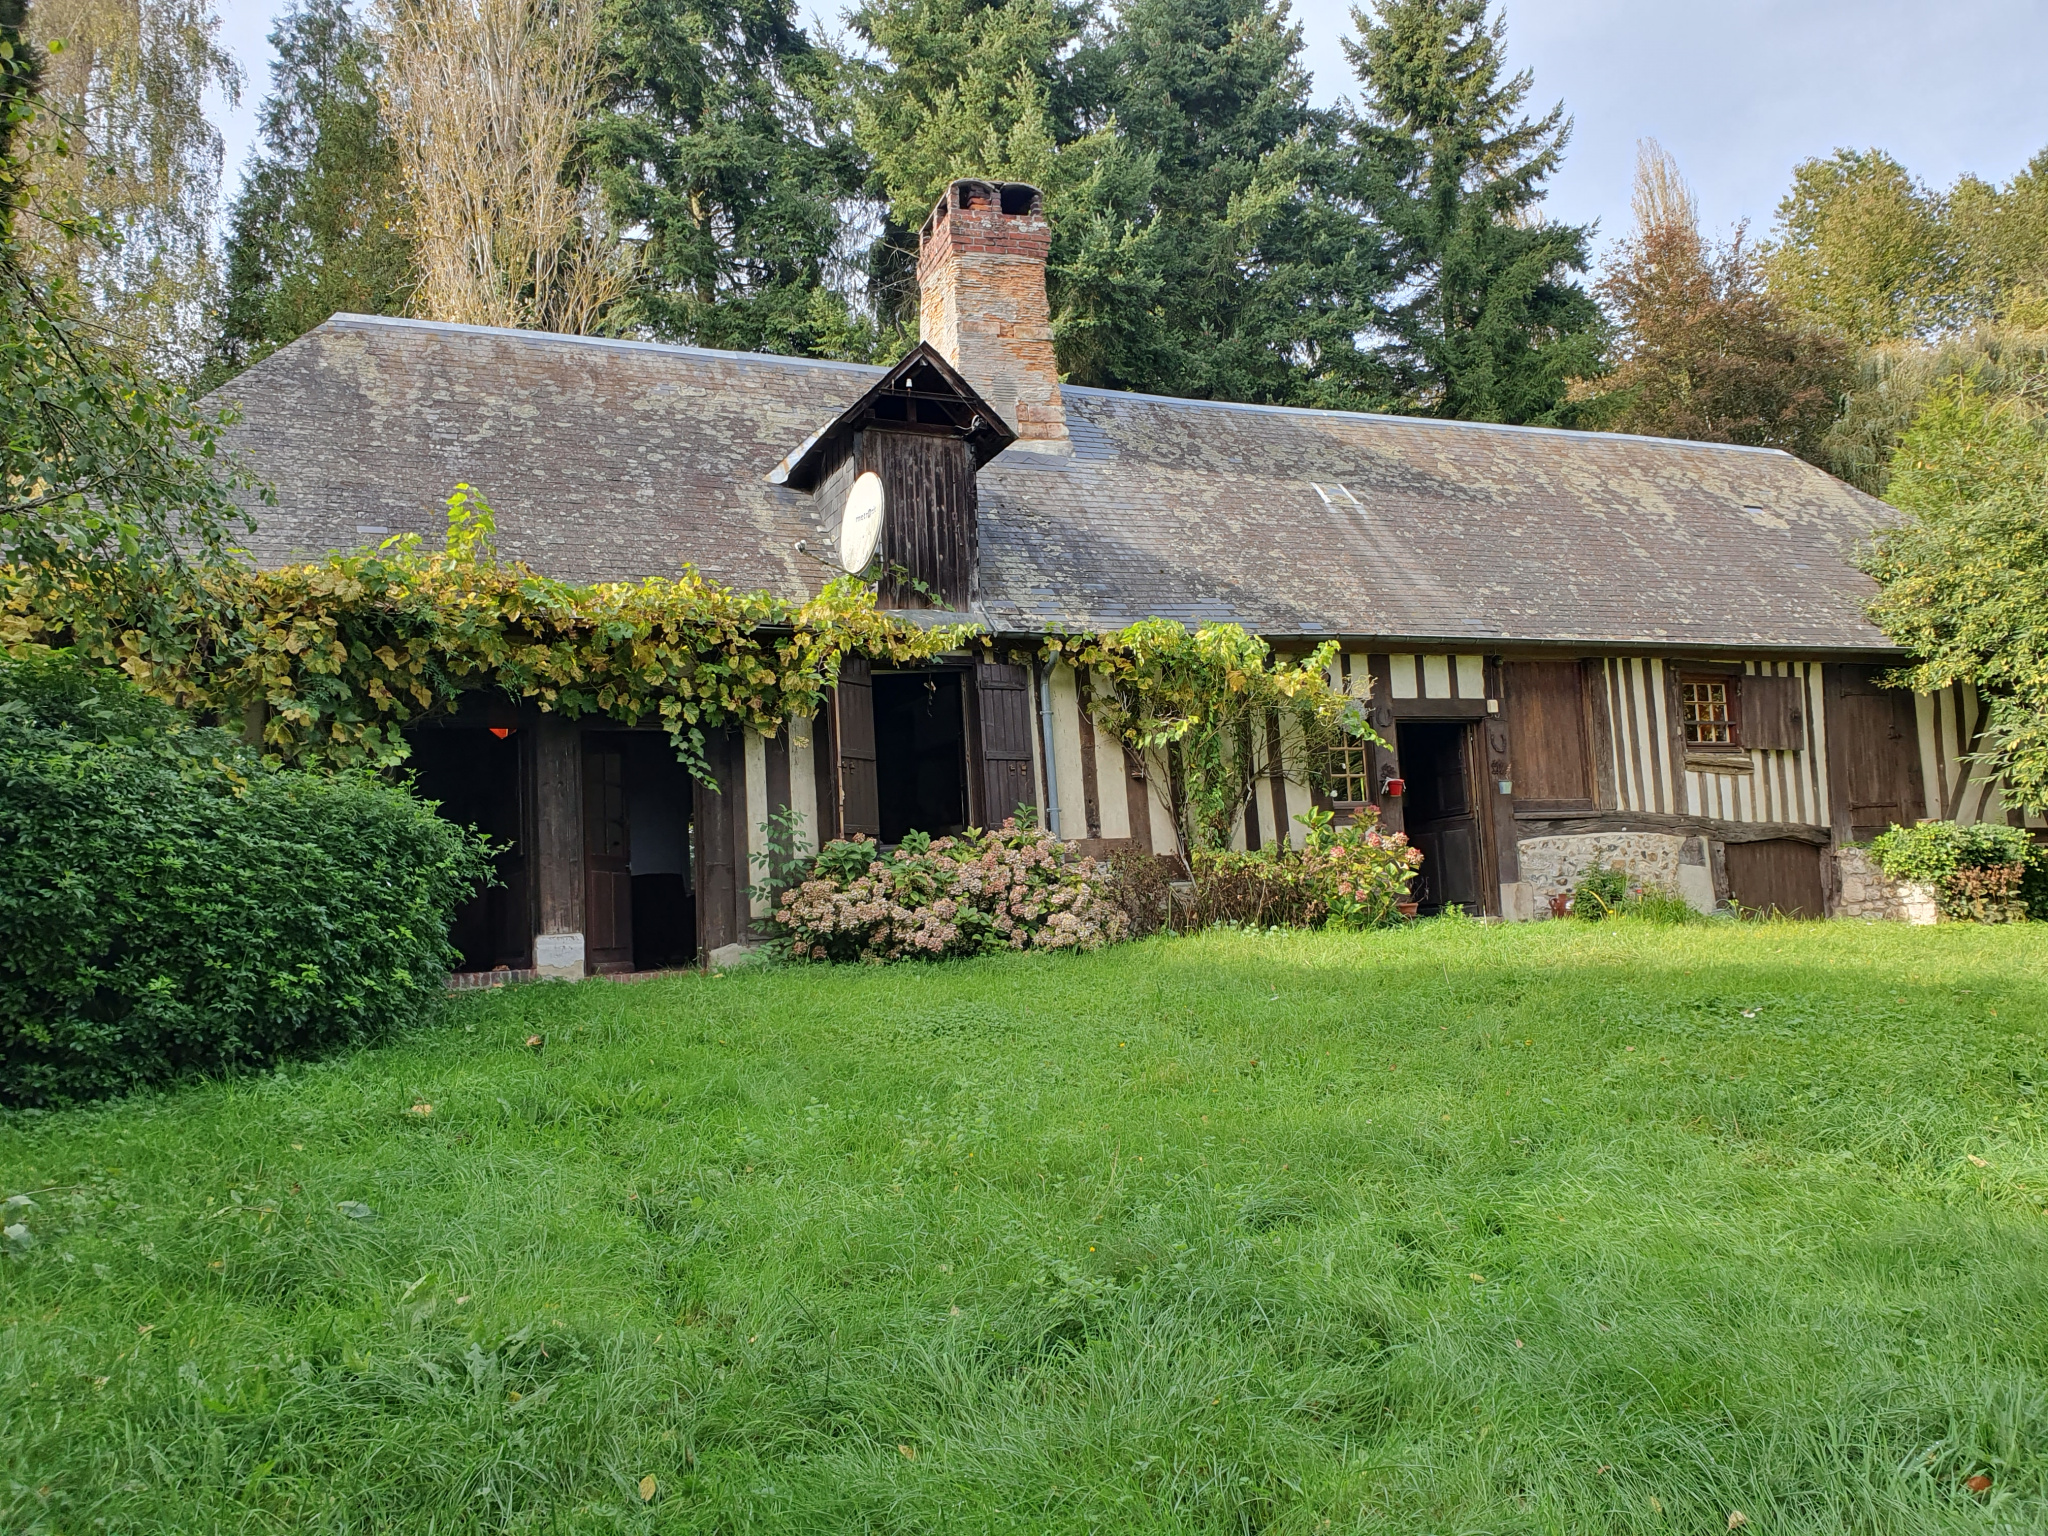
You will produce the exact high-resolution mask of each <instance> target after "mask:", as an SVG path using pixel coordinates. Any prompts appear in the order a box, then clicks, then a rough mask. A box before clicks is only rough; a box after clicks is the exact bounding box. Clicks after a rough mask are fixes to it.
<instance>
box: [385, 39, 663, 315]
mask: <svg viewBox="0 0 2048 1536" xmlns="http://www.w3.org/2000/svg"><path fill="white" fill-rule="evenodd" d="M384 14H385V31H384V54H385V69H384V74H383V76H382V79H381V81H380V90H381V93H382V96H383V101H384V108H385V112H386V114H387V118H388V121H389V123H390V126H391V130H392V132H393V134H394V135H395V137H396V139H397V142H398V160H399V166H400V170H401V174H402V175H403V177H404V182H405V188H406V194H407V198H408V201H409V203H410V205H411V209H412V217H413V230H414V236H415V238H414V248H415V250H416V251H417V253H418V267H419V285H418V288H417V289H416V290H415V294H414V299H413V313H414V314H417V315H419V316H421V317H423V318H426V319H430V320H452V321H459V322H463V323H467V324H472V325H504V326H524V327H528V328H531V329H537V330H550V331H567V332H572V333H583V332H589V331H595V330H598V329H600V328H602V327H603V326H604V325H605V324H606V323H607V320H608V317H609V316H610V314H611V311H612V309H613V307H614V306H615V305H616V304H617V303H618V302H619V300H620V299H621V298H622V297H623V296H624V295H625V292H626V288H627V282H628V277H629V267H630V262H629V261H628V259H627V257H626V254H625V252H624V251H623V249H622V247H621V246H620V244H619V242H618V240H617V238H616V236H615V232H614V230H613V229H612V227H611V224H610V220H609V219H608V218H607V217H606V214H605V211H604V208H603V206H602V202H601V199H600V198H599V196H598V193H597V189H596V186H595V184H594V183H593V181H592V180H591V179H590V177H589V175H588V167H587V165H585V164H584V162H583V160H582V157H581V153H580V149H581V141H582V137H583V134H584V131H585V125H586V121H587V119H588V118H589V117H590V115H591V113H592V111H593V109H594V108H595V106H596V104H597V101H598V95H599V91H600V88H601V78H600V74H599V59H598V52H599V43H600V41H601V39H602V37H603V30H602V25H601V16H600V5H599V0H552V3H550V0H387V3H386V8H385V13H384Z"/></svg>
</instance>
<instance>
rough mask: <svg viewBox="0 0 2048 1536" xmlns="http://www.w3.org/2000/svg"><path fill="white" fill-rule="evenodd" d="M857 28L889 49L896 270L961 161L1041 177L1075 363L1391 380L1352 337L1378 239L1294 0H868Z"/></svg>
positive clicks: (1315, 382) (885, 138) (881, 80)
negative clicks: (1306, 48) (1097, 15)
mask: <svg viewBox="0 0 2048 1536" xmlns="http://www.w3.org/2000/svg"><path fill="white" fill-rule="evenodd" d="M856 24H857V26H858V28H859V29H860V31H861V33H862V35H863V36H864V37H865V38H866V39H867V40H868V41H869V42H870V43H871V44H872V45H873V46H874V47H875V49H876V50H877V51H878V53H880V54H881V55H882V57H883V60H884V63H883V64H881V65H878V66H876V67H873V68H871V69H870V70H869V72H868V75H867V78H866V80H865V81H864V89H863V93H862V98H861V104H860V118H859V123H860V134H861V142H862V146H863V148H864V149H866V150H867V151H868V152H869V154H870V155H871V157H872V161H873V164H874V167H875V179H876V182H877V184H878V186H879V189H880V190H881V192H882V193H883V194H884V195H885V196H886V197H887V198H888V200H889V204H890V209H891V215H892V221H893V226H894V229H895V231H896V235H895V239H896V240H897V241H900V242H901V249H902V252H903V255H901V256H898V257H897V261H898V265H899V267H900V266H901V265H902V264H904V263H905V260H906V258H907V255H908V254H909V252H910V251H913V250H914V244H915V236H914V233H913V232H914V231H915V230H916V229H917V228H918V226H919V225H920V224H921V223H922V222H923V220H924V217H925V215H926V214H927V213H928V212H929V211H930V208H931V204H932V202H933V201H935V200H936V198H937V196H938V193H939V191H940V190H941V189H943V187H944V186H945V184H946V183H947V182H948V181H949V180H951V179H953V178H955V177H959V176H987V177H993V178H1000V179H1014V180H1021V181H1029V182H1032V183H1034V184H1036V185H1038V186H1040V187H1041V188H1042V189H1043V190H1044V191H1045V193H1046V207H1047V214H1048V217H1049V218H1050V220H1051V222H1052V226H1053V249H1052V258H1051V263H1052V264H1051V271H1050V274H1049V286H1050V289H1051V297H1052V304H1053V323H1054V341H1055V347H1056V349H1057V352H1058V355H1059V359H1060V364H1061V367H1062V370H1063V371H1064V372H1065V373H1066V374H1067V376H1068V377H1069V378H1070V379H1071V380H1073V381H1074V382H1078V383H1087V384H1098V385H1105V386H1111V387H1118V388H1127V389H1138V390H1146V391H1151V392H1157V393H1162V394H1179V395H1191V396H1215V397H1220V398H1227V399H1240V400H1254V401H1306V402H1311V403H1317V404H1333V405H1334V404H1364V403H1373V402H1378V401H1380V400H1382V399H1383V398H1384V392H1383V391H1382V390H1380V389H1379V388H1378V387H1377V384H1376V377H1375V375H1376V364H1375V361H1374V360H1373V359H1372V358H1371V357H1370V356H1368V355H1366V354H1364V353H1361V352H1360V351H1359V349H1358V345H1357V340H1356V338H1357V337H1358V335H1359V334H1360V333H1361V332H1363V331H1364V330H1365V329H1366V328H1367V327H1368V326H1369V324H1370V321H1371V316H1372V300H1373V299H1374V298H1375V297H1376V296H1377V294H1378V293H1379V291H1380V289H1381V288H1382V287H1383V286H1384V282H1385V275H1384V263H1383V262H1382V261H1380V259H1379V257H1378V251H1379V242H1378V240H1377V237H1376V236H1375V235H1374V233H1373V232H1372V231H1371V230H1370V228H1369V227H1368V226H1367V225H1366V224H1365V223H1364V221H1363V220H1362V219H1361V218H1360V216H1359V213H1358V211H1357V209H1356V208H1355V207H1353V206H1351V205H1350V204H1349V203H1348V202H1346V200H1345V198H1344V196H1343V193H1344V188H1345V186H1346V183H1347V170H1346V161H1345V152H1344V147H1343V145H1342V144H1341V143H1340V142H1339V138H1338V135H1337V134H1336V132H1335V131H1334V123H1333V121H1332V120H1331V119H1330V118H1329V117H1328V116H1327V115H1319V114H1317V113H1315V112H1313V111H1312V110H1311V109H1310V107H1309V105H1308V90H1307V87H1308V81H1307V77H1306V74H1305V73H1304V72H1303V70H1302V69H1301V66H1300V62H1299V55H1300V50H1301V35H1300V30H1299V28H1297V27H1294V26H1292V25H1290V24H1289V22H1288V20H1287V12H1286V7H1285V4H1284V0H1186V3H1168V0H1132V3H1130V4H1127V5H1124V6H1123V7H1121V8H1120V9H1119V10H1118V11H1117V12H1116V13H1115V14H1114V16H1113V17H1111V18H1110V19H1109V20H1108V21H1107V22H1102V23H1098V22H1097V21H1096V20H1095V19H1094V18H1093V17H1092V16H1091V14H1090V13H1089V12H1088V11H1086V10H1084V9H1082V8H1081V7H1080V6H1078V5H1065V4H1060V3H1057V0H1004V3H1000V4H988V3H983V0H871V3H870V4H869V5H868V6H867V7H865V8H864V9H863V10H862V11H861V12H859V13H858V17H857V23H856Z"/></svg>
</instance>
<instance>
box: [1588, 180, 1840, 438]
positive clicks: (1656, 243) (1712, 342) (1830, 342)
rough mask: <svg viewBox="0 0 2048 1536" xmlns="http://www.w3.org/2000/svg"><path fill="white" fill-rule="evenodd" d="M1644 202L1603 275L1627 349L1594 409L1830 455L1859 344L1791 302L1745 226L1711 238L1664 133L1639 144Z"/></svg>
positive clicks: (1668, 429)
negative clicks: (1852, 350)
mask: <svg viewBox="0 0 2048 1536" xmlns="http://www.w3.org/2000/svg"><path fill="white" fill-rule="evenodd" d="M1634 211H1635V219H1636V226H1635V232H1634V234H1633V235H1632V236H1631V237H1630V238H1629V239H1627V240H1626V241H1624V242H1623V243H1622V244H1621V246H1620V247H1619V248H1618V249H1617V251H1616V252H1615V254H1614V257H1613V259H1612V260H1611V261H1610V262H1609V263H1608V267H1607V272H1606V275H1605V277H1604V278H1603V279H1602V280H1601V282H1600V285H1599V293H1600V296H1601V298H1602V299H1604V300H1605V301H1606V304H1607V307H1608V310H1609V312H1610V314H1611V315H1612V316H1613V318H1614V322H1615V332H1616V335H1615V341H1616V352H1617V359H1616V365H1615V368H1614V371H1613V372H1612V373H1611V374H1609V375H1607V376H1606V377H1605V378H1603V379H1602V380H1600V381H1599V385H1598V386H1597V389H1596V392H1594V393H1593V394H1592V396H1591V399H1592V401H1593V403H1594V407H1595V410H1594V412H1593V415H1594V416H1595V417H1596V419H1598V420H1599V423H1600V424H1601V425H1603V426H1607V427H1610V428H1612V429H1614V430H1616V431H1621V432H1639V433H1643V434H1645V435H1647V436H1651V437H1684V438H1692V439H1696V440H1698V441H1701V442H1711V443H1745V444H1748V445H1750V446H1752V447H1764V448H1783V449H1785V450H1787V451H1788V452H1791V453H1796V454H1798V455H1799V456H1800V457H1802V458H1805V459H1809V460H1812V461H1814V462H1816V463H1818V462H1822V441H1823V439H1824V438H1825V436H1826V434H1827V432H1828V430H1829V428H1830V426H1831V425H1832V424H1833V422H1834V420H1835V416H1836V412H1837V409H1838V407H1839V405H1840V401H1841V397H1842V395H1843V393H1844V391H1845V390H1846V388H1847V385H1848V381H1849V373H1850V365H1849V355H1848V348H1847V346H1846V345H1844V344H1843V343H1842V341H1840V340H1839V339H1838V338H1836V337H1834V336H1831V335H1828V334H1825V333H1823V332H1819V331H1816V330H1815V329H1814V328H1812V327H1811V326H1809V325H1803V324H1800V323H1797V322H1795V321H1794V320H1793V319H1792V317H1791V316H1789V315H1788V314H1786V313H1785V311H1784V310H1783V308H1782V307H1781V306H1780V305H1779V304H1778V303H1777V301H1776V300H1775V299H1773V298H1772V297H1771V295H1770V293H1769V292H1768V291H1767V290H1766V288H1765V286H1764V281H1763V272H1762V267H1761V264H1760V263H1759V261H1758V259H1757V254H1756V252H1755V250H1754V249H1753V248H1752V247H1751V246H1749V245H1748V244H1747V243H1746V242H1745V241H1744V238H1743V230H1742V229H1741V228H1740V227H1738V228H1737V229H1736V231H1735V233H1734V234H1733V236H1731V237H1730V238H1729V239H1728V241H1727V242H1726V243H1724V244H1719V245H1716V244H1713V243H1710V242H1709V241H1707V240H1706V239H1704V238H1703V237H1702V235H1701V233H1700V227H1699V214H1698V210H1697V207H1696V205H1695V203H1694V201H1693V197H1692V192H1691V190H1690V189H1689V188H1688V187H1687V186H1686V184H1685V181H1684V178H1683V177H1681V176H1680V175H1679V172H1678V166H1677V164H1676V163H1675V162H1674V161H1673V160H1672V159H1671V157H1670V156H1669V155H1667V154H1666V153H1665V152H1664V151H1663V150H1662V149H1661V148H1660V147H1659V146H1658V145H1657V144H1656V143H1655V142H1654V141H1650V140H1646V141H1644V143H1643V144H1642V145H1641V146H1640V147H1639V149H1638V153H1637V159H1636V187H1635V199H1634Z"/></svg>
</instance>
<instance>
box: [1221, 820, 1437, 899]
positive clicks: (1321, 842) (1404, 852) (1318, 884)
mask: <svg viewBox="0 0 2048 1536" xmlns="http://www.w3.org/2000/svg"><path fill="white" fill-rule="evenodd" d="M1297 819H1298V820H1300V821H1301V822H1302V823H1303V825H1305V826H1306V827H1307V828H1308V834H1307V836H1306V837H1305V838H1304V839H1303V844H1302V846H1301V847H1299V848H1295V847H1293V846H1291V845H1289V844H1286V843H1280V844H1276V845H1273V846H1270V847H1266V848H1260V849H1257V850H1254V851H1251V852H1237V851H1226V852H1215V853H1211V852H1198V853H1196V854H1195V857H1194V875H1195V895H1194V902H1193V906H1192V909H1191V912H1190V914H1189V915H1190V918H1191V920H1192V921H1193V923H1194V924H1195V925H1196V926H1203V925H1207V924H1212V923H1235V924H1237V925H1239V926H1240V927H1247V928H1273V927H1286V928H1324V927H1328V928H1348V929H1360V928H1376V927H1380V926H1382V925H1384V924H1386V923H1391V922H1393V921H1394V920H1395V918H1396V917H1397V916H1398V915H1399V910H1398V904H1399V903H1400V902H1402V901H1405V900H1406V899H1407V896H1408V887H1409V884H1410V883H1411V882H1412V881H1413V880H1414V878H1415V871H1416V870H1417V869H1418V868H1420V867H1421V864H1422V851H1421V850H1420V849H1418V848H1411V847H1410V846H1409V845H1408V839H1407V837H1406V836H1404V835H1403V834H1401V833H1399V832H1393V833H1387V832H1382V831H1380V830H1379V826H1378V819H1377V812H1376V811H1374V810H1373V808H1372V807H1370V806H1368V807H1366V808H1365V809H1364V810H1363V811H1362V812H1360V814H1359V817H1358V819H1357V820H1355V821H1354V822H1352V824H1351V825H1349V826H1346V827H1337V826H1334V825H1333V818H1332V817H1331V815H1330V813H1329V812H1328V811H1323V810H1312V811H1310V812H1309V813H1308V814H1307V815H1306V816H1302V817H1299V818H1297Z"/></svg>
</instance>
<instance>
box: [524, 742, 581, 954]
mask: <svg viewBox="0 0 2048 1536" xmlns="http://www.w3.org/2000/svg"><path fill="white" fill-rule="evenodd" d="M534 737H535V740H534V759H535V761H534V848H533V853H534V866H535V867H534V877H535V889H536V906H537V908H538V911H537V916H538V918H539V929H540V931H539V934H538V936H537V937H536V938H535V940H534V944H533V968H534V970H535V971H537V972H538V973H539V974H541V975H543V976H556V977H562V978H566V979H570V980H575V979H579V978H581V977H582V976H583V975H584V953H583V727H582V726H581V725H579V724H578V723H577V722H576V721H574V720H564V719H563V718H562V717H561V716H560V715H555V714H544V715H542V716H541V717H540V721H539V725H538V727H537V729H536V730H535V732H534Z"/></svg>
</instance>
